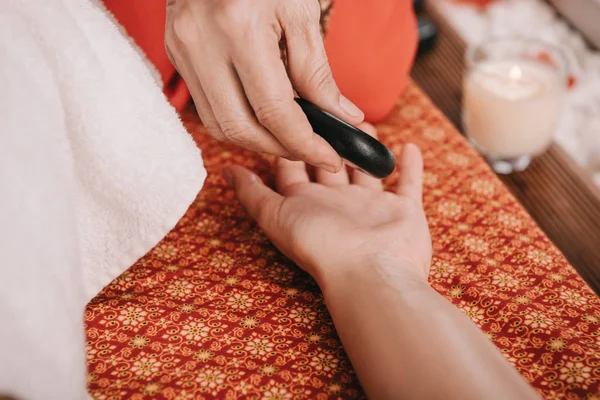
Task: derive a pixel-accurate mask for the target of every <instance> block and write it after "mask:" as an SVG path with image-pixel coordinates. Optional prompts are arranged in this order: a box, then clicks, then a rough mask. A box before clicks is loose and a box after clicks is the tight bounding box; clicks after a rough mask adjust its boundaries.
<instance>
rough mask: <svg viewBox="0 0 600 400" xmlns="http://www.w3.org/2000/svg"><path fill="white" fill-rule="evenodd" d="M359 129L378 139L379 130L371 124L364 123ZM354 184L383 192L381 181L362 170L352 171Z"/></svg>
mask: <svg viewBox="0 0 600 400" xmlns="http://www.w3.org/2000/svg"><path fill="white" fill-rule="evenodd" d="M358 128H359V129H361V130H363V131H364V132H365V133H368V134H369V135H371V136H373V137H374V138H377V130H376V129H375V127H374V126H373V125H371V124H369V123H366V122H364V123H362V124H360V125H358ZM352 183H353V184H355V185H360V186H365V187H369V188H372V189H376V190H383V185H382V183H381V180H380V179H377V178H374V177H372V176H370V175H367V174H365V173H364V172H361V171H360V170H357V169H355V170H353V171H352Z"/></svg>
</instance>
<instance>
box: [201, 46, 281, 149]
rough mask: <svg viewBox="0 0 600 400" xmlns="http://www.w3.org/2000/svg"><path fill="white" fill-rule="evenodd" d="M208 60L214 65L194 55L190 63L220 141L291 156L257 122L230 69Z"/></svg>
mask: <svg viewBox="0 0 600 400" xmlns="http://www.w3.org/2000/svg"><path fill="white" fill-rule="evenodd" d="M211 58H212V60H213V61H212V62H210V63H207V62H205V61H206V60H202V59H200V57H199V53H195V54H193V55H192V62H193V65H194V72H195V74H196V75H197V76H198V77H199V79H200V80H201V82H203V83H202V89H203V92H204V93H205V95H206V100H207V102H208V103H209V106H210V107H211V109H212V111H213V114H214V118H215V120H216V125H217V129H218V130H219V131H220V132H221V135H222V137H223V138H224V139H226V140H228V141H230V142H232V143H235V144H237V145H239V146H241V147H244V148H246V149H249V150H254V151H262V152H266V153H269V154H273V155H277V156H280V157H289V156H290V153H289V152H288V151H287V150H286V149H285V148H284V147H283V146H282V145H281V143H279V141H278V140H277V139H276V138H275V137H274V136H273V135H272V134H271V133H270V132H269V131H268V130H266V129H265V128H264V127H263V126H262V125H261V124H259V123H258V121H257V120H256V117H255V116H254V113H253V111H252V108H251V107H250V105H249V104H248V102H247V101H246V95H245V94H244V90H243V88H242V85H241V83H240V81H239V78H238V76H237V74H236V71H235V70H234V69H233V65H231V64H230V63H229V62H228V61H226V60H225V59H223V58H219V56H217V55H215V57H211ZM194 100H195V97H194Z"/></svg>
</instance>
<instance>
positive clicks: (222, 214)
mask: <svg viewBox="0 0 600 400" xmlns="http://www.w3.org/2000/svg"><path fill="white" fill-rule="evenodd" d="M183 118H184V122H185V124H186V126H187V127H188V129H189V130H190V131H191V132H192V134H193V135H194V137H195V138H196V139H197V142H198V144H199V146H200V147H201V148H202V151H203V157H204V160H205V164H206V167H207V169H208V171H209V176H208V179H207V182H206V185H205V187H204V189H203V190H202V192H201V193H200V195H199V196H198V198H197V200H196V201H195V203H194V204H192V206H191V207H190V209H189V211H188V212H187V214H186V215H185V216H184V217H183V218H182V220H181V221H180V222H179V224H178V225H177V226H176V227H175V229H173V231H172V232H171V233H169V234H168V235H167V237H165V238H164V240H163V241H162V242H161V243H159V244H158V245H157V246H156V247H155V248H154V249H153V250H152V251H151V252H150V253H148V254H147V255H146V256H145V257H143V258H142V259H140V260H139V261H138V262H137V263H136V264H135V265H134V266H133V267H131V268H130V269H129V270H128V271H126V272H125V273H124V274H123V275H121V276H120V277H119V278H117V279H115V280H114V281H113V282H112V283H111V284H110V285H109V286H108V287H106V288H105V289H104V290H103V291H102V292H101V293H100V294H99V295H98V296H97V297H96V298H95V299H94V300H93V301H92V302H91V303H90V304H89V305H88V308H87V312H86V315H85V322H86V326H87V340H88V348H87V355H88V367H89V390H90V393H91V394H92V395H93V396H94V397H95V398H97V399H136V398H137V399H141V398H161V399H199V398H212V397H219V398H230V399H233V398H240V397H244V398H254V399H259V398H260V399H292V398H298V399H302V398H305V399H325V398H360V397H363V396H364V395H363V393H362V391H361V388H360V385H359V383H358V381H357V379H356V376H355V375H354V373H353V371H352V367H351V365H350V363H349V362H348V359H347V358H346V356H345V354H344V350H343V349H342V347H341V345H340V342H339V340H338V338H337V336H336V334H335V330H334V326H333V324H332V322H331V319H330V317H329V315H328V313H327V310H326V309H325V307H324V305H323V299H322V296H321V294H320V292H319V289H318V287H317V286H316V285H315V283H314V282H313V281H312V280H311V279H310V278H309V277H308V276H307V275H306V274H305V273H303V272H302V271H300V270H299V269H298V268H297V267H295V266H294V265H293V264H292V263H291V262H289V261H288V260H287V259H285V258H284V257H283V256H282V255H281V254H279V253H278V251H277V250H276V249H274V248H273V247H272V246H271V244H270V243H269V241H268V240H267V239H266V238H265V236H264V235H263V234H262V233H261V232H260V230H259V229H258V228H257V227H256V225H255V224H254V223H253V222H252V221H251V220H250V219H249V218H248V216H247V215H246V214H245V212H244V211H243V210H242V208H241V207H240V205H239V204H238V202H237V200H236V198H235V196H234V194H233V192H232V191H231V190H230V189H229V188H228V187H227V185H226V183H225V181H224V179H223V178H222V176H221V173H220V170H221V168H222V167H223V166H224V165H229V164H232V163H236V164H242V165H245V166H247V167H249V168H251V169H252V170H254V171H257V172H258V173H259V174H260V175H261V176H262V177H263V178H264V179H265V180H266V181H268V182H271V181H272V179H273V173H272V163H271V161H272V160H269V159H266V158H261V157H260V156H258V155H256V154H252V153H249V152H246V151H243V150H240V149H237V148H234V147H232V146H228V145H224V144H221V143H218V142H216V141H214V140H212V139H210V138H209V137H208V136H206V135H205V134H204V133H203V129H202V127H201V126H200V123H199V121H198V118H197V117H196V116H195V115H193V114H190V113H188V114H185V115H183ZM378 128H379V132H380V137H381V139H382V140H383V141H384V142H385V143H386V144H387V145H388V146H390V148H391V149H392V150H393V151H394V153H396V154H398V152H399V149H400V147H401V146H402V144H403V143H405V142H407V141H411V142H413V143H416V144H417V145H419V147H420V148H421V149H422V151H423V155H424V158H425V168H426V172H425V195H424V202H425V209H426V212H427V217H428V220H429V224H430V227H431V235H432V238H433V248H434V253H435V254H434V257H433V266H432V269H431V275H430V282H431V284H432V286H433V287H434V288H435V289H436V290H437V291H439V292H440V293H441V294H442V295H444V296H445V297H446V298H447V299H448V300H449V301H451V302H452V303H453V304H455V305H456V306H458V307H459V308H460V309H461V310H463V311H464V312H465V313H466V314H467V315H468V316H469V317H471V319H472V320H473V321H474V322H475V323H476V324H477V325H478V326H479V327H480V328H481V329H483V330H484V331H485V332H486V333H487V334H488V336H489V337H490V339H491V340H493V342H494V343H495V344H496V345H497V346H498V348H499V349H500V350H501V351H502V352H503V353H504V354H505V355H506V357H507V359H508V360H509V361H510V362H511V363H512V364H513V365H514V366H515V367H516V368H517V369H518V370H519V371H520V372H521V373H522V374H523V376H524V377H525V378H526V379H527V380H528V381H529V382H531V384H532V385H533V386H534V387H535V388H536V389H537V390H538V391H539V392H540V393H541V394H542V395H543V396H544V397H545V398H549V399H552V398H565V397H566V398H580V397H584V396H585V395H588V397H587V398H589V399H591V398H600V396H597V397H594V396H593V394H597V393H598V392H599V384H598V381H599V380H600V358H599V354H600V336H599V332H600V330H599V324H600V304H599V300H598V298H597V296H596V295H595V294H594V293H593V292H592V291H591V290H590V289H589V288H588V286H586V285H585V283H584V282H583V281H582V279H581V278H580V277H579V276H578V275H577V274H576V272H575V271H574V269H573V268H572V267H571V266H570V265H569V264H568V263H567V261H566V260H565V259H564V257H563V256H562V255H561V254H560V252H559V251H558V250H557V249H556V248H555V247H554V246H553V245H552V243H550V241H549V240H548V239H547V238H546V237H545V236H544V234H543V233H542V232H541V231H540V229H539V228H538V227H537V226H536V224H535V223H534V222H533V221H532V219H531V218H530V217H529V216H528V215H527V214H526V212H525V211H524V210H523V209H522V208H521V206H520V205H519V204H518V203H517V202H516V201H515V199H514V198H513V197H512V196H511V195H510V194H509V193H508V191H507V189H506V188H505V187H504V186H503V185H502V184H501V183H500V181H499V180H498V179H497V178H496V177H495V176H494V174H493V173H492V172H491V171H490V169H489V168H488V167H487V166H486V165H485V163H484V162H483V161H482V160H481V158H479V156H478V155H477V154H476V153H475V152H474V151H473V150H472V149H471V148H470V147H469V146H468V144H467V143H466V142H465V141H464V140H463V138H462V137H461V136H460V135H459V134H458V133H457V132H456V131H455V130H454V128H453V127H452V126H451V125H450V123H449V122H448V121H447V120H446V119H445V118H444V117H443V116H442V114H441V113H440V111H438V110H437V109H436V108H435V107H434V106H432V104H431V103H430V101H429V100H428V99H426V97H425V96H424V95H423V94H422V93H421V91H420V90H419V89H417V88H416V87H415V86H414V85H411V86H409V88H408V89H407V90H406V92H405V94H404V96H403V97H402V98H401V99H400V101H399V102H398V106H397V109H396V110H395V111H394V113H393V114H392V115H391V116H390V117H389V118H388V119H387V121H386V122H385V123H384V124H382V125H380V126H379V127H378ZM396 179H397V174H394V175H392V176H391V177H390V178H389V179H387V180H386V184H387V185H388V186H389V185H394V183H395V181H396ZM440 334H443V332H440ZM398 362H401V360H399V361H398Z"/></svg>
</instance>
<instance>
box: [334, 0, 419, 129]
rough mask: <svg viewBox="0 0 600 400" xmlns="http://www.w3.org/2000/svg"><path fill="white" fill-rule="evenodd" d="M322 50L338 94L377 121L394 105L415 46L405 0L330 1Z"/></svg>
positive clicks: (413, 21)
mask: <svg viewBox="0 0 600 400" xmlns="http://www.w3.org/2000/svg"><path fill="white" fill-rule="evenodd" d="M325 49H326V51H327V56H328V57H329V63H330V65H331V69H332V71H333V77H334V78H335V80H336V82H337V83H338V85H339V87H340V89H341V91H342V93H343V94H344V95H345V96H346V97H348V98H349V99H350V100H352V101H353V102H354V103H355V104H356V105H357V106H358V107H359V108H361V109H362V110H363V111H364V113H365V119H366V120H367V121H370V122H379V121H381V120H382V119H383V118H385V117H386V116H387V115H388V114H389V113H390V111H391V110H392V109H393V108H394V103H395V102H396V99H397V98H398V96H400V94H401V93H402V90H403V89H404V87H405V86H406V83H407V81H408V73H409V71H410V68H411V66H412V62H413V59H414V56H415V52H416V49H417V24H416V18H415V15H414V12H413V8H412V1H411V0H378V1H376V2H371V1H366V0H336V1H335V2H334V4H333V8H332V10H331V15H330V16H329V24H328V27H327V34H326V35H325Z"/></svg>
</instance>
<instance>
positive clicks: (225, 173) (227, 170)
mask: <svg viewBox="0 0 600 400" xmlns="http://www.w3.org/2000/svg"><path fill="white" fill-rule="evenodd" d="M223 178H225V180H226V181H227V184H228V185H229V186H232V187H233V174H232V173H231V169H230V168H229V167H225V168H223Z"/></svg>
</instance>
